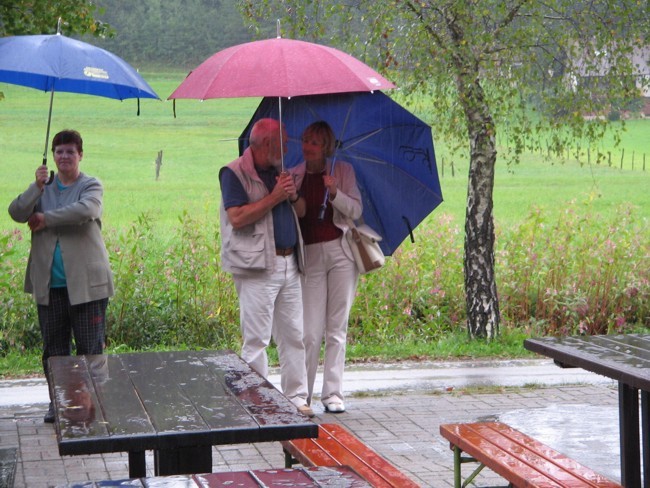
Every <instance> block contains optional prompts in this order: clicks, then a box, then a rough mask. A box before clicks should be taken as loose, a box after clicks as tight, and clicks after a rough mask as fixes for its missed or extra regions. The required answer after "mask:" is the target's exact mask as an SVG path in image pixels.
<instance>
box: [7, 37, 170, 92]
mask: <svg viewBox="0 0 650 488" xmlns="http://www.w3.org/2000/svg"><path fill="white" fill-rule="evenodd" d="M0 82H4V83H11V84H14V85H21V86H27V87H30V88H36V89H37V90H43V91H50V92H51V91H59V92H71V93H81V94H86V95H97V96H100V97H106V98H114V99H117V100H125V99H127V98H155V99H159V97H158V95H157V94H156V92H154V91H153V89H152V88H151V87H150V86H149V85H148V84H147V82H146V81H144V79H143V78H142V77H141V76H140V75H139V74H138V72H137V71H136V70H135V69H133V67H131V66H130V65H129V64H128V63H127V62H126V61H124V60H122V59H121V58H119V57H118V56H116V55H114V54H112V53H110V52H108V51H106V50H104V49H101V48H99V47H96V46H93V45H91V44H87V43H85V42H81V41H77V40H75V39H70V38H69V37H66V36H63V35H61V34H55V35H34V36H13V37H5V38H2V39H0Z"/></svg>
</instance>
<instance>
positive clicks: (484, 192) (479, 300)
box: [464, 124, 500, 339]
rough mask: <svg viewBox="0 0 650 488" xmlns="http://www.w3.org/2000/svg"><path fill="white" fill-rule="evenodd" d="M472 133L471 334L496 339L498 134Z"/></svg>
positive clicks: (468, 219)
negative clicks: (495, 242) (496, 164)
mask: <svg viewBox="0 0 650 488" xmlns="http://www.w3.org/2000/svg"><path fill="white" fill-rule="evenodd" d="M478 125H483V128H482V130H480V129H479V130H476V131H473V132H472V133H470V144H471V148H470V150H471V152H470V169H469V183H468V188H467V213H466V215H465V261H464V269H465V300H466V307H467V329H468V332H469V335H470V337H486V338H488V339H492V338H494V337H496V336H497V334H498V333H499V320H500V316H499V299H498V295H497V285H496V280H495V277H494V240H495V238H494V217H493V214H492V209H493V199H492V193H493V188H494V167H495V163H496V148H495V138H494V135H492V134H490V133H489V132H488V130H486V129H487V127H489V124H487V125H485V124H478Z"/></svg>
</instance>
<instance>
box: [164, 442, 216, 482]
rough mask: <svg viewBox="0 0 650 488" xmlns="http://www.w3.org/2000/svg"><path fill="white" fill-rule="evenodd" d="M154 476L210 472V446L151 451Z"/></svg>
mask: <svg viewBox="0 0 650 488" xmlns="http://www.w3.org/2000/svg"><path fill="white" fill-rule="evenodd" d="M153 457H154V472H155V475H156V476H167V475H172V474H195V473H211V472H212V446H211V445H202V446H192V447H178V448H174V449H159V450H156V451H154V452H153Z"/></svg>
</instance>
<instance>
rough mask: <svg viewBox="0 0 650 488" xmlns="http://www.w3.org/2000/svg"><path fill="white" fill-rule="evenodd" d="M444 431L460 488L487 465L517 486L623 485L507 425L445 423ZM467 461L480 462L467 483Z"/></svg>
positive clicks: (599, 487)
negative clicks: (464, 476)
mask: <svg viewBox="0 0 650 488" xmlns="http://www.w3.org/2000/svg"><path fill="white" fill-rule="evenodd" d="M440 434H441V435H442V436H443V437H444V438H445V439H447V440H448V441H449V442H450V444H451V446H450V447H451V448H452V449H453V451H454V482H455V484H454V485H455V487H456V488H462V487H464V486H467V485H468V484H469V483H470V482H471V481H472V480H473V479H474V478H475V477H476V475H478V473H479V472H480V471H481V470H482V469H483V468H484V467H488V468H489V469H491V470H492V471H494V472H495V473H497V474H498V475H499V476H501V477H503V478H505V479H506V480H508V481H509V482H510V483H511V486H514V487H515V488H551V487H553V488H558V487H567V488H568V487H570V488H621V485H620V484H618V483H616V482H614V481H611V480H609V479H607V478H605V477H604V476H602V475H601V474H598V473H596V472H595V471H593V470H591V469H589V468H587V467H586V466H583V465H582V464H580V463H578V462H577V461H574V460H573V459H571V458H568V457H567V456H565V455H564V454H561V453H559V452H557V451H555V450H553V449H551V448H550V447H548V446H546V445H544V444H542V443H541V442H539V441H537V440H535V439H533V438H531V437H529V436H527V435H526V434H523V433H521V432H519V431H518V430H515V429H513V428H512V427H510V426H508V425H506V424H502V423H499V422H479V423H467V424H443V425H441V426H440ZM463 453H464V454H466V456H463ZM467 462H478V463H480V464H479V467H478V468H476V470H475V471H474V472H473V473H472V474H471V475H470V476H468V477H467V479H466V480H465V482H464V483H463V481H462V476H461V465H462V464H463V463H467Z"/></svg>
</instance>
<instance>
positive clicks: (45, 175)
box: [35, 164, 50, 190]
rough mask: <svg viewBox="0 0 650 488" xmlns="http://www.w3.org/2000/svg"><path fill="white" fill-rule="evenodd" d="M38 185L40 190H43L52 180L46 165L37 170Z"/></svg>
mask: <svg viewBox="0 0 650 488" xmlns="http://www.w3.org/2000/svg"><path fill="white" fill-rule="evenodd" d="M35 176H36V185H37V186H38V189H39V190H42V189H43V188H44V187H45V184H46V183H47V182H48V181H49V180H50V172H49V171H48V170H47V166H45V165H44V164H43V165H41V166H39V167H38V168H37V169H36V173H35Z"/></svg>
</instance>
